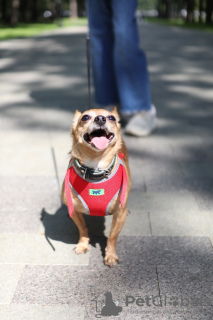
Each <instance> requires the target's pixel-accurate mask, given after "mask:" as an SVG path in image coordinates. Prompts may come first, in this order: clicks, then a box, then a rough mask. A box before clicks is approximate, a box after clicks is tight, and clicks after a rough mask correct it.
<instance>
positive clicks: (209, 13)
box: [206, 0, 213, 23]
mask: <svg viewBox="0 0 213 320" xmlns="http://www.w3.org/2000/svg"><path fill="white" fill-rule="evenodd" d="M212 12H213V3H212V0H207V2H206V23H212Z"/></svg>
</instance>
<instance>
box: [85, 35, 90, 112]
mask: <svg viewBox="0 0 213 320" xmlns="http://www.w3.org/2000/svg"><path fill="white" fill-rule="evenodd" d="M86 51H87V79H88V95H89V100H88V102H89V109H91V83H90V70H91V60H90V36H89V33H88V34H87V35H86Z"/></svg>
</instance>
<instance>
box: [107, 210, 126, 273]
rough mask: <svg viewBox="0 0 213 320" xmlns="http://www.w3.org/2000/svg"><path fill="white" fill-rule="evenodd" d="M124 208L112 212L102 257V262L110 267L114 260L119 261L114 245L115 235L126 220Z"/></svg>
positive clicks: (114, 262) (116, 235)
mask: <svg viewBox="0 0 213 320" xmlns="http://www.w3.org/2000/svg"><path fill="white" fill-rule="evenodd" d="M126 212H127V210H126V208H125V209H120V210H118V211H117V212H114V214H113V220H112V226H111V230H110V235H109V237H108V240H107V246H106V249H105V252H106V255H105V258H104V263H105V264H106V265H108V266H110V267H112V266H113V265H114V264H116V262H118V263H119V259H118V256H117V254H116V250H115V245H116V241H117V237H118V235H119V233H120V231H121V229H122V227H123V225H124V223H125V221H126Z"/></svg>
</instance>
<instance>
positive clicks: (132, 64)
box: [111, 0, 151, 113]
mask: <svg viewBox="0 0 213 320" xmlns="http://www.w3.org/2000/svg"><path fill="white" fill-rule="evenodd" d="M111 6H112V15H113V20H112V21H113V32H114V64H115V73H116V82H117V87H118V93H119V102H120V111H121V113H135V112H139V111H142V110H150V108H151V98H150V85H149V77H148V70H147V62H146V57H145V54H144V52H143V51H142V50H141V49H140V48H139V37H138V30H137V24H136V18H135V10H136V8H137V1H136V0H128V1H126V0H119V1H118V0H111Z"/></svg>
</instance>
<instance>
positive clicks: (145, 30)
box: [0, 24, 213, 320]
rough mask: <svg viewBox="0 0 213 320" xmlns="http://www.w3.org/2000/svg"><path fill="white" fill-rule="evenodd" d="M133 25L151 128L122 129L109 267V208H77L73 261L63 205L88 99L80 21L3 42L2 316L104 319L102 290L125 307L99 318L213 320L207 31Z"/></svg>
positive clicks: (212, 101) (210, 44) (212, 115)
mask: <svg viewBox="0 0 213 320" xmlns="http://www.w3.org/2000/svg"><path fill="white" fill-rule="evenodd" d="M72 30H73V29H72ZM140 32H141V44H142V47H143V48H144V49H145V51H146V52H147V57H148V62H149V70H150V79H151V87H152V97H153V102H154V104H155V105H156V107H157V110H158V116H159V125H160V128H159V130H158V131H157V132H156V133H155V134H153V135H152V136H151V137H148V138H145V139H141V138H133V137H128V136H126V137H124V138H125V141H126V144H127V147H128V149H129V154H130V166H131V172H132V180H133V186H132V191H131V195H130V200H129V204H128V208H129V209H130V213H129V215H128V217H127V222H126V224H125V227H124V228H123V230H122V232H121V235H120V237H119V239H118V244H117V252H118V256H119V258H120V264H119V265H117V266H116V267H114V268H111V269H110V268H108V267H106V266H104V265H103V262H102V260H103V256H102V254H103V251H104V247H105V244H106V236H107V234H108V233H109V228H110V222H111V217H108V218H106V219H104V218H102V217H96V218H95V217H86V222H87V224H88V226H89V228H90V234H91V243H90V252H89V253H87V254H85V255H79V256H77V255H75V254H74V252H73V248H74V246H75V244H76V242H77V239H78V232H77V229H76V227H75V225H74V224H73V222H72V220H71V219H69V217H68V214H67V210H66V208H65V207H64V206H63V205H62V204H61V200H60V188H61V182H62V179H63V177H64V175H65V171H66V168H67V164H68V160H69V156H68V152H69V150H70V145H71V143H70V138H69V132H70V126H71V123H72V117H73V113H74V111H75V109H76V108H78V109H80V110H84V108H85V107H86V106H87V104H88V95H87V74H86V54H85V33H86V29H84V28H83V29H81V28H80V29H79V28H78V29H76V30H74V31H72V32H71V30H68V29H67V30H65V29H63V30H61V31H57V32H55V33H49V34H46V35H43V36H38V37H34V38H30V39H18V40H10V41H4V42H0V55H1V59H0V72H1V73H0V81H1V84H0V93H1V101H0V152H1V157H0V180H1V184H0V202H1V206H0V213H1V222H0V319H1V320H16V319H17V320H20V319H21V320H25V319H27V320H29V319H30V320H43V319H45V320H46V319H48V320H56V319H57V320H58V319H61V320H65V319H66V320H68V319H69V320H70V319H73V320H83V319H85V320H88V319H92V320H94V319H96V318H98V317H99V318H104V316H101V315H100V313H101V310H102V308H103V305H104V302H105V301H106V298H107V297H108V298H109V296H110V294H109V293H107V292H111V294H112V299H113V301H114V302H115V303H116V304H118V305H119V306H121V307H122V310H121V311H120V313H119V315H118V316H111V317H108V318H109V319H122V320H129V319H146V320H148V319H150V320H155V319H156V320H157V319H163V320H164V319H165V320H167V319H172V320H176V319H187V320H188V319H190V320H191V319H194V320H195V319H196V320H201V319H205V320H210V319H212V318H213V272H212V266H213V247H212V242H213V196H212V192H213V140H212V136H213V75H212V72H213V36H212V34H211V33H209V34H208V33H203V32H195V31H189V30H182V29H178V28H169V27H163V26H158V25H151V24H142V25H140ZM138 299H139V300H138ZM105 318H107V317H105Z"/></svg>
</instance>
